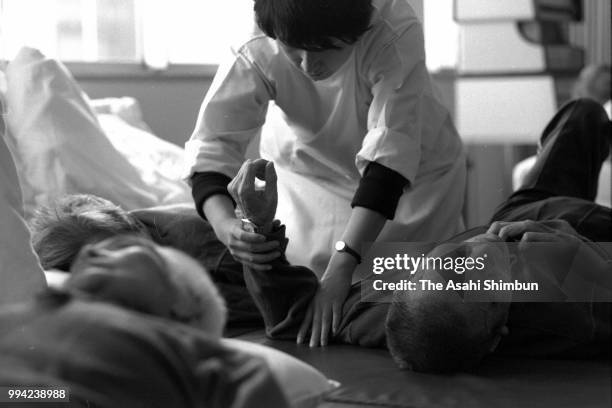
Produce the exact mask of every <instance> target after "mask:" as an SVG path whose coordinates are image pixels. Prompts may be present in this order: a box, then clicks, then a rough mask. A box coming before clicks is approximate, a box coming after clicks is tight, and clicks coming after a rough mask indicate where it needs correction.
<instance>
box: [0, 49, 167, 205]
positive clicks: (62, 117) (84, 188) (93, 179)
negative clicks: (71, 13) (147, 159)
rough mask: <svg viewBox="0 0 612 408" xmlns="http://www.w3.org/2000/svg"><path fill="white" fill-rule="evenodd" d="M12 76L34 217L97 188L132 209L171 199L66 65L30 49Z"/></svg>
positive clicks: (11, 106) (15, 141)
mask: <svg viewBox="0 0 612 408" xmlns="http://www.w3.org/2000/svg"><path fill="white" fill-rule="evenodd" d="M6 76H7V83H8V87H7V105H8V124H9V129H10V137H9V138H8V142H9V148H11V151H12V153H13V156H14V157H15V161H16V165H17V169H18V172H19V176H20V181H21V184H22V189H23V196H24V206H25V210H26V216H30V215H31V213H32V211H33V209H34V208H35V207H36V206H38V205H41V204H46V203H48V202H49V201H50V200H53V199H55V198H57V197H59V196H61V195H64V194H70V193H90V194H95V195H98V196H101V197H104V198H106V199H109V200H111V201H113V202H114V203H116V204H118V205H120V206H122V207H123V208H125V209H127V210H129V209H135V208H143V207H151V206H155V205H159V204H162V203H164V202H165V201H164V200H163V199H162V198H161V197H165V196H167V195H168V192H167V191H160V190H163V186H162V187H161V188H157V189H155V188H152V186H151V185H150V184H148V183H147V182H146V180H143V178H142V174H141V172H140V171H139V170H138V169H136V168H135V167H134V166H133V165H132V164H131V163H130V162H129V161H128V159H127V158H126V157H124V156H123V155H122V154H121V153H120V152H118V151H117V149H115V147H113V144H112V143H111V142H110V141H109V140H108V138H107V137H106V136H105V134H104V131H103V130H102V128H101V127H100V124H99V122H98V119H97V118H96V115H95V113H94V112H93V110H92V109H91V107H90V105H89V100H88V98H87V96H86V95H85V94H84V93H83V91H82V90H81V88H80V87H79V86H78V85H77V83H76V81H74V79H73V78H72V76H71V75H70V73H69V72H68V70H67V69H66V68H65V67H64V66H63V65H62V64H61V63H59V62H58V61H55V60H52V59H47V58H45V57H44V56H43V55H42V54H41V53H40V52H38V51H37V50H34V49H29V48H24V49H22V50H21V51H20V52H19V53H18V55H17V57H15V59H14V60H13V61H11V62H10V63H9V65H8V66H7V68H6ZM141 149H146V146H141ZM172 194H173V193H171V195H172Z"/></svg>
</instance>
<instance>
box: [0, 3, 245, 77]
mask: <svg viewBox="0 0 612 408" xmlns="http://www.w3.org/2000/svg"><path fill="white" fill-rule="evenodd" d="M252 4H253V3H252V0H223V1H218V0H173V1H170V0H159V1H152V0H0V59H10V58H12V57H13V56H14V55H15V54H16V52H17V51H18V50H19V48H21V47H22V46H31V47H35V48H38V49H40V50H41V51H42V52H43V53H45V54H46V55H48V56H51V57H54V58H59V59H62V60H64V61H85V62H145V63H147V64H148V65H150V66H152V67H154V68H164V67H166V66H167V65H169V64H216V63H218V62H219V60H220V59H221V58H222V55H223V53H224V51H225V50H226V49H227V45H228V44H229V43H230V42H231V41H234V40H235V39H236V38H237V37H238V36H240V35H242V33H244V31H245V29H246V28H247V27H250V22H251V19H252V7H253V6H252Z"/></svg>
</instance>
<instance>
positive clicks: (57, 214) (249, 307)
mask: <svg viewBox="0 0 612 408" xmlns="http://www.w3.org/2000/svg"><path fill="white" fill-rule="evenodd" d="M29 224H30V229H31V231H32V245H33V248H34V250H35V252H36V254H37V255H38V258H39V259H40V263H41V265H42V267H43V269H44V270H46V271H64V272H69V271H70V270H71V266H72V264H73V262H74V260H75V259H76V256H77V255H78V253H79V252H80V251H81V248H82V247H83V246H84V245H86V244H94V243H97V242H100V241H103V240H105V239H107V238H110V237H114V236H117V235H120V234H133V235H138V236H141V237H144V238H149V239H152V240H153V241H154V242H156V243H157V244H159V245H162V246H167V247H172V248H175V249H178V250H180V251H183V252H185V253H186V254H188V255H190V256H191V257H193V258H194V259H196V260H197V261H198V262H199V263H200V264H201V266H202V267H203V268H204V269H205V270H206V271H207V272H208V273H209V274H210V275H211V277H212V279H213V280H214V281H215V284H216V285H217V287H218V289H219V291H220V292H221V295H222V297H223V298H224V299H225V301H226V302H227V303H228V304H229V305H231V307H230V308H229V310H228V311H229V314H228V323H229V324H230V325H231V326H235V325H240V326H245V325H254V324H257V325H261V317H260V314H259V312H258V310H257V308H256V307H255V305H254V303H253V301H252V299H251V296H250V295H249V293H248V291H247V289H246V287H245V285H244V279H243V276H242V269H241V268H240V267H236V265H234V264H235V262H234V261H233V260H232V261H231V262H228V261H227V260H226V259H227V258H231V256H230V255H229V253H228V251H227V250H226V249H225V247H224V246H223V244H221V242H219V241H218V240H217V239H216V237H215V234H214V232H213V231H212V230H211V229H210V227H209V226H208V224H207V223H206V222H204V221H203V220H202V219H201V218H200V217H199V216H198V215H197V213H196V211H195V209H193V207H192V206H182V205H173V206H167V207H156V208H151V209H146V210H137V211H132V212H129V213H128V212H126V211H125V210H123V209H122V208H120V207H118V206H117V205H115V204H113V203H111V202H110V201H108V200H106V199H103V198H100V197H96V196H93V195H88V194H79V195H67V196H64V197H61V198H59V199H58V200H56V201H55V202H53V203H51V204H49V205H48V206H44V207H41V208H39V209H38V210H37V211H36V212H35V214H34V217H33V218H32V220H30V223H29ZM228 263H229V264H230V265H231V267H230V268H227V267H226V265H228ZM50 276H51V277H54V278H56V280H59V281H61V279H64V278H65V277H66V275H65V274H57V273H54V272H47V277H48V278H49V277H50Z"/></svg>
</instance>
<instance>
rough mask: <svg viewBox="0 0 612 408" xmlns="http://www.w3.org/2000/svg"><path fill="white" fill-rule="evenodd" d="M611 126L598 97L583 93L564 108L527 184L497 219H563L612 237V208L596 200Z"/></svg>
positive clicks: (590, 233)
mask: <svg viewBox="0 0 612 408" xmlns="http://www.w3.org/2000/svg"><path fill="white" fill-rule="evenodd" d="M611 130H612V128H611V122H610V121H609V120H608V117H607V115H606V113H605V111H604V110H603V108H602V107H601V106H600V105H599V104H597V103H596V102H593V101H590V100H587V99H580V100H576V101H572V102H570V103H568V104H567V105H565V106H564V107H563V108H561V110H560V111H559V112H558V113H557V114H556V115H555V117H553V119H552V120H551V121H550V123H549V124H548V126H547V127H546V128H545V130H544V132H543V134H542V137H541V141H540V143H541V147H540V152H539V154H538V159H537V161H536V164H535V165H534V167H533V168H532V169H531V171H530V172H529V173H528V174H527V176H526V178H525V182H524V184H523V186H522V187H521V189H520V190H519V191H517V192H516V193H514V194H513V195H512V196H511V197H510V198H509V199H508V200H507V201H506V202H505V203H504V204H503V205H501V206H500V207H499V208H498V209H497V211H496V213H495V215H494V216H493V218H492V221H524V220H540V221H543V220H551V219H563V220H565V221H567V222H569V223H570V225H572V227H574V228H575V229H576V231H577V232H578V233H580V234H581V235H582V236H584V237H586V238H588V239H590V240H592V241H600V242H605V241H607V242H609V241H612V216H611V213H610V209H609V208H606V207H603V206H600V205H597V204H595V203H594V202H593V200H594V198H595V196H596V194H597V185H598V178H599V172H600V170H601V166H602V163H603V161H604V160H605V159H606V158H607V157H608V154H609V150H610V132H611Z"/></svg>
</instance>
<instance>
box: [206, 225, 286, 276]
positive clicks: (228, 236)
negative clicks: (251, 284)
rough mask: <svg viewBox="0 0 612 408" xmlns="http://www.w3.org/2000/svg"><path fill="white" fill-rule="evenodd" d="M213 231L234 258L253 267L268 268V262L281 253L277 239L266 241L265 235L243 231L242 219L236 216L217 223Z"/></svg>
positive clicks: (269, 267)
mask: <svg viewBox="0 0 612 408" xmlns="http://www.w3.org/2000/svg"><path fill="white" fill-rule="evenodd" d="M215 233H216V234H217V237H218V238H219V240H220V241H221V242H223V244H225V246H226V247H227V248H228V249H229V251H230V253H231V254H232V256H233V257H234V259H236V260H237V261H238V262H241V263H242V264H244V265H247V266H249V267H251V268H253V269H256V270H260V271H265V270H269V269H271V266H270V262H272V261H273V260H275V259H276V258H278V257H279V256H280V255H281V253H280V244H279V242H278V241H268V242H266V237H265V236H263V235H261V234H256V233H254V232H247V231H245V230H244V229H243V228H242V221H241V220H239V219H237V218H229V219H226V220H224V222H221V223H219V225H218V226H217V227H216V228H215Z"/></svg>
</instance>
